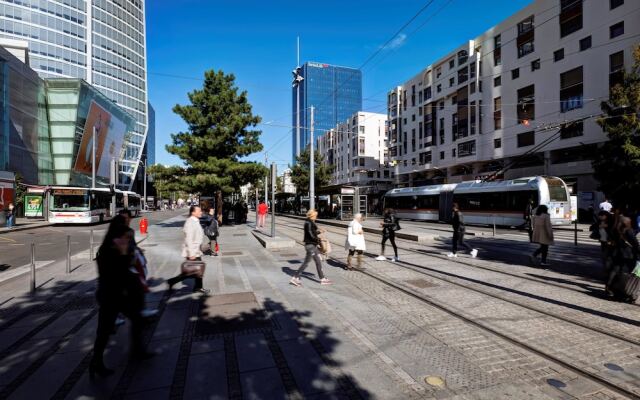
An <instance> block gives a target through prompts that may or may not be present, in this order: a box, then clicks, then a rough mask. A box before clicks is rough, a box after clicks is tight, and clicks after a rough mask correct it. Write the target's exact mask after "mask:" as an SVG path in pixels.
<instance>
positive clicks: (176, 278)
mask: <svg viewBox="0 0 640 400" xmlns="http://www.w3.org/2000/svg"><path fill="white" fill-rule="evenodd" d="M193 261H202V258H201V257H197V258H196V259H195V260H193ZM190 278H193V279H194V280H195V284H194V285H193V290H194V291H196V290H199V289H202V278H198V277H196V276H193V275H184V274H180V275H177V276H174V277H173V278H171V279H169V280H167V283H168V284H169V285H171V286H173V285H175V284H176V283H178V282H182V281H184V280H185V279H190Z"/></svg>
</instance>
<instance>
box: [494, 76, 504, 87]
mask: <svg viewBox="0 0 640 400" xmlns="http://www.w3.org/2000/svg"><path fill="white" fill-rule="evenodd" d="M500 85H502V77H501V76H496V77H495V78H493V87H498V86H500Z"/></svg>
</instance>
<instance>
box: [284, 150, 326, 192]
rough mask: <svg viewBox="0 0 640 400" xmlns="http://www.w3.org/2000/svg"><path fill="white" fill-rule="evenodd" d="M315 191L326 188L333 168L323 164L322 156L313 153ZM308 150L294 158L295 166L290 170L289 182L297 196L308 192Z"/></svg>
mask: <svg viewBox="0 0 640 400" xmlns="http://www.w3.org/2000/svg"><path fill="white" fill-rule="evenodd" d="M314 159H315V166H314V167H315V174H314V175H315V185H314V186H315V190H316V192H317V191H318V189H320V188H322V187H324V186H327V184H328V183H329V182H330V181H331V174H332V173H333V169H334V166H333V165H330V164H328V163H326V162H325V160H324V156H323V155H322V154H320V153H319V152H318V151H316V152H315V156H314ZM309 176H310V175H309V149H308V148H306V149H304V150H303V151H301V152H300V156H298V158H296V165H294V166H293V168H291V182H292V183H293V184H294V185H295V186H296V190H297V191H298V194H304V193H308V192H309Z"/></svg>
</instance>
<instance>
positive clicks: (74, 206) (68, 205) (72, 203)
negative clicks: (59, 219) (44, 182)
mask: <svg viewBox="0 0 640 400" xmlns="http://www.w3.org/2000/svg"><path fill="white" fill-rule="evenodd" d="M49 208H50V209H51V210H52V211H56V210H69V211H72V210H86V209H88V208H89V196H88V195H87V194H86V193H82V192H81V193H78V194H56V193H53V195H52V196H51V198H50V201H49Z"/></svg>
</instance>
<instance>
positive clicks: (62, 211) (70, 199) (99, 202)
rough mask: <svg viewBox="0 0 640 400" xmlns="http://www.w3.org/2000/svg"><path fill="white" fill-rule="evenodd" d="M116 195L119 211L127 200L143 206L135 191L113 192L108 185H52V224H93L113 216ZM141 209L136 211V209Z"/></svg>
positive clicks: (50, 200)
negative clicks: (101, 186) (97, 186)
mask: <svg viewBox="0 0 640 400" xmlns="http://www.w3.org/2000/svg"><path fill="white" fill-rule="evenodd" d="M114 195H115V197H116V207H115V209H116V210H115V213H116V214H117V213H118V212H120V210H122V209H124V208H125V207H126V206H127V204H128V203H129V204H132V205H133V206H134V207H137V212H139V210H140V196H139V195H137V194H135V193H133V192H122V191H120V190H118V189H116V190H115V191H114V192H112V191H111V190H110V189H107V188H95V189H91V188H81V187H66V186H60V187H52V188H51V191H50V193H49V222H51V223H52V224H91V223H95V222H103V221H107V220H109V219H111V218H113V215H112V214H111V202H112V201H113V196H114ZM132 212H133V213H137V212H136V211H132Z"/></svg>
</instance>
